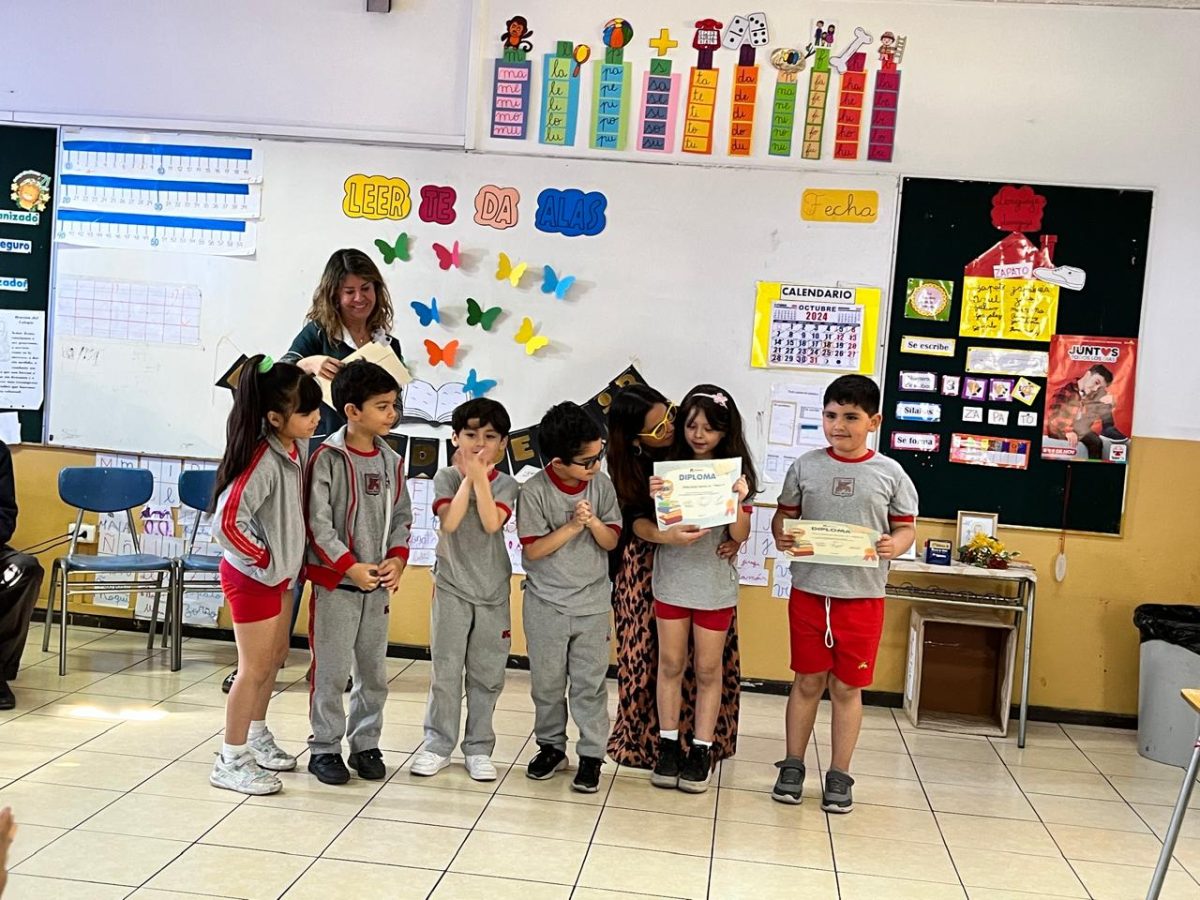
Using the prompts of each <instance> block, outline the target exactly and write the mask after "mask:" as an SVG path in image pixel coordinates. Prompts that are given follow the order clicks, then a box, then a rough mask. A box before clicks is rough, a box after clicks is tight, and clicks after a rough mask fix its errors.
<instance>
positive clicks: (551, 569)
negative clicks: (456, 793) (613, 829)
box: [517, 402, 621, 794]
mask: <svg viewBox="0 0 1200 900" xmlns="http://www.w3.org/2000/svg"><path fill="white" fill-rule="evenodd" d="M538 441H539V443H540V445H541V449H542V454H543V456H545V457H547V458H549V460H550V462H549V463H548V464H547V465H546V468H545V469H544V470H542V471H541V472H539V473H538V474H537V475H535V476H534V477H533V478H531V479H529V481H527V482H526V483H525V484H524V485H523V486H522V488H521V502H520V503H519V504H518V506H517V533H518V534H519V535H520V537H521V545H522V547H523V548H524V566H525V575H526V578H525V582H524V585H523V587H524V589H525V602H524V607H523V619H524V624H525V642H526V645H527V648H528V653H529V674H530V681H531V682H532V694H533V703H534V709H535V711H536V716H535V719H534V726H533V731H534V737H535V738H536V740H537V745H538V753H537V755H536V756H535V757H534V758H533V759H532V760H531V761H530V762H529V766H528V768H527V770H526V775H528V776H529V777H530V778H534V779H537V780H538V781H543V780H545V779H547V778H551V777H553V775H554V773H555V772H558V771H559V770H561V769H564V768H566V765H567V754H566V748H567V690H568V681H569V682H570V699H571V714H572V716H574V718H575V724H576V725H577V726H578V728H579V744H578V751H579V770H578V772H576V775H575V780H574V782H573V783H572V785H571V787H572V788H574V789H575V790H576V791H580V792H581V793H586V794H594V793H596V791H598V790H599V789H600V768H601V766H602V765H603V762H604V749H605V745H606V744H607V742H608V726H609V722H608V690H607V685H606V684H605V676H606V675H607V674H608V656H609V654H608V642H609V636H610V632H609V625H608V612H609V605H610V600H611V593H612V586H611V584H610V582H609V580H608V555H607V554H608V551H610V550H612V549H613V548H614V547H615V546H616V545H617V540H618V538H619V537H620V535H621V510H620V507H619V506H618V505H617V492H616V490H615V489H614V488H613V485H612V482H611V481H610V480H609V478H608V476H607V475H605V474H604V473H603V472H601V471H600V461H601V460H602V459H603V458H604V449H605V448H604V441H603V440H601V433H600V427H599V426H598V425H597V424H596V423H595V422H594V421H593V420H592V418H591V416H589V415H588V414H587V413H586V412H585V411H584V409H583V407H582V406H579V405H578V404H576V403H569V402H568V403H560V404H558V405H557V406H554V407H551V409H550V410H549V411H548V412H547V413H546V415H545V416H543V417H542V422H541V426H540V431H539V432H538Z"/></svg>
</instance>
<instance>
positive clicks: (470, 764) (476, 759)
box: [466, 753, 497, 781]
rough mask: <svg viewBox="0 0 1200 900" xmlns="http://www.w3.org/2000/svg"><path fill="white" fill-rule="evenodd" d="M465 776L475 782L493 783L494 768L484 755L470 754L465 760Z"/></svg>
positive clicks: (494, 776) (494, 777)
mask: <svg viewBox="0 0 1200 900" xmlns="http://www.w3.org/2000/svg"><path fill="white" fill-rule="evenodd" d="M466 764H467V774H468V775H470V776H471V777H472V778H473V779H474V780H476V781H495V780H496V777H497V776H496V767H495V765H493V764H492V761H491V759H489V758H488V756H487V754H486V753H472V754H470V755H469V756H468V757H467V758H466Z"/></svg>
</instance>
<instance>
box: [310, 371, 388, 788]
mask: <svg viewBox="0 0 1200 900" xmlns="http://www.w3.org/2000/svg"><path fill="white" fill-rule="evenodd" d="M332 394H333V401H334V404H335V405H336V406H337V408H338V409H340V410H342V411H343V412H344V414H345V416H346V420H347V424H346V425H345V426H344V427H343V428H341V429H339V430H338V431H337V432H335V433H334V434H331V435H330V436H329V437H328V438H326V439H325V442H324V443H323V444H321V446H320V447H318V448H317V450H316V452H315V453H314V454H313V457H312V460H311V462H310V463H309V476H308V504H307V505H308V528H309V535H310V540H309V551H308V563H309V564H308V566H307V568H306V571H307V573H308V577H309V579H310V580H311V581H312V582H313V595H312V601H311V609H310V612H309V638H310V643H311V646H312V659H313V661H312V672H313V677H312V694H311V697H310V701H309V720H310V723H311V725H312V735H311V736H310V737H309V739H308V748H309V762H308V770H309V771H310V772H312V773H313V774H314V775H316V776H317V778H318V779H320V780H321V781H322V782H324V783H325V784H345V783H346V782H347V781H348V780H349V779H350V772H349V771H348V770H347V769H346V765H345V763H343V762H342V756H341V751H342V737H343V736H344V735H346V734H347V732H348V733H349V740H350V758H349V762H350V767H351V768H352V769H354V770H356V771H357V772H358V774H359V777H360V778H366V779H369V780H378V779H381V778H383V777H384V776H385V775H386V774H387V772H386V769H385V767H384V764H383V755H382V754H381V753H380V751H379V734H380V731H381V729H382V727H383V707H384V701H385V700H387V668H386V659H387V643H388V611H389V607H388V604H389V600H390V597H391V592H392V591H394V590H395V589H396V587H397V585H398V583H399V580H400V574H401V573H402V572H403V571H404V566H405V564H406V563H407V561H408V534H409V529H410V528H411V527H412V501H411V500H410V499H409V496H408V490H407V488H406V486H405V483H404V473H403V465H404V461H403V460H402V459H401V458H400V456H399V455H398V454H397V453H396V452H395V451H394V450H392V448H391V447H389V446H388V445H387V444H386V443H385V442H384V441H383V436H384V435H386V434H388V433H389V432H390V431H391V427H392V425H393V424H395V421H396V418H397V409H396V405H397V398H398V396H399V385H398V384H397V383H396V380H395V379H394V378H393V377H392V376H391V375H390V374H389V373H388V372H387V371H386V370H385V369H383V368H382V367H381V366H378V365H375V364H374V363H370V362H365V361H359V362H354V363H351V364H350V365H347V366H345V367H344V368H342V369H341V370H340V371H339V372H338V374H337V376H336V377H335V378H334V379H333V385H332ZM352 670H353V673H354V689H353V691H352V692H351V694H350V717H349V719H348V720H347V718H346V712H345V709H344V708H343V706H342V694H343V693H344V690H345V685H346V679H347V678H348V677H349V676H350V674H351V671H352Z"/></svg>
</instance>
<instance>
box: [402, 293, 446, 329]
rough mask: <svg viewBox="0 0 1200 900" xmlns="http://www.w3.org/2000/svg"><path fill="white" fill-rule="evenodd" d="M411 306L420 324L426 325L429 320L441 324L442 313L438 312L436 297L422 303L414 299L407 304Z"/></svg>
mask: <svg viewBox="0 0 1200 900" xmlns="http://www.w3.org/2000/svg"><path fill="white" fill-rule="evenodd" d="M409 306H411V307H412V308H413V312H415V313H416V314H417V318H418V319H420V320H421V325H422V326H424V327H428V326H429V324H430V323H431V322H437V323H438V324H441V321H442V314H441V313H440V312H438V306H437V297H434V298H433V299H431V300H430V301H429V303H422V302H421V301H420V300H414V301H413V302H412V303H410V304H409Z"/></svg>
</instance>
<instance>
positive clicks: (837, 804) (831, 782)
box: [821, 769, 854, 813]
mask: <svg viewBox="0 0 1200 900" xmlns="http://www.w3.org/2000/svg"><path fill="white" fill-rule="evenodd" d="M853 787H854V779H853V778H851V777H850V773H849V772H841V771H839V770H837V769H830V770H829V771H828V772H826V773H825V793H824V794H822V795H821V809H823V810H825V812H828V813H848V812H850V810H852V809H854V791H853V790H851V788H853Z"/></svg>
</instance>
